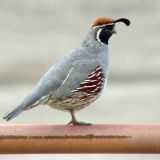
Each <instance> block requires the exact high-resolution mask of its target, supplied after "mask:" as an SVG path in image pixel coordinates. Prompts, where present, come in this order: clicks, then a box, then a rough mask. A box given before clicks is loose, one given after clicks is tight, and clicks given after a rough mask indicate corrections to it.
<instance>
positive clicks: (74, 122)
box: [68, 110, 91, 125]
mask: <svg viewBox="0 0 160 160" xmlns="http://www.w3.org/2000/svg"><path fill="white" fill-rule="evenodd" d="M69 112H70V114H71V117H72V119H71V121H70V122H69V123H68V124H73V125H91V123H86V122H79V121H77V119H76V117H75V115H74V111H73V110H69Z"/></svg>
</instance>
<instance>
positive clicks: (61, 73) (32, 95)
mask: <svg viewBox="0 0 160 160" xmlns="http://www.w3.org/2000/svg"><path fill="white" fill-rule="evenodd" d="M118 22H123V23H124V24H125V25H127V26H129V24H130V21H129V20H128V19H126V18H120V19H117V20H114V19H111V18H107V17H99V18H97V19H96V20H95V21H94V22H93V24H92V26H91V27H90V28H89V31H88V32H87V34H86V36H85V37H84V39H83V41H82V43H81V45H80V47H79V48H76V49H74V50H73V51H71V52H70V53H68V54H66V55H65V56H64V57H62V58H61V59H60V60H59V61H58V62H57V63H55V64H54V65H53V66H52V67H51V68H50V69H49V70H48V71H47V72H46V73H45V74H44V76H43V77H42V78H41V79H40V80H39V82H38V83H37V84H36V86H35V87H34V88H33V89H32V90H31V91H30V92H29V94H28V95H27V96H26V97H24V99H23V100H22V101H21V102H20V103H19V104H18V105H17V106H15V107H14V109H13V110H12V111H11V112H9V113H8V114H6V115H5V116H4V117H3V118H4V119H5V120H7V121H9V120H11V119H13V118H14V117H16V116H17V115H19V114H20V113H22V112H23V111H25V110H28V109H31V108H33V107H36V106H38V105H49V106H50V107H52V108H55V109H58V110H62V111H68V112H69V113H70V114H71V121H70V122H69V124H73V125H88V124H89V123H85V122H80V121H77V119H76V117H75V112H76V111H78V110H80V109H83V108H85V107H86V106H88V105H89V104H91V103H92V102H94V101H95V100H97V98H98V97H99V96H100V95H101V93H102V92H103V90H104V88H105V86H106V83H107V77H108V63H109V51H108V41H109V39H110V37H111V36H112V35H113V34H114V33H116V31H115V24H116V23H118Z"/></svg>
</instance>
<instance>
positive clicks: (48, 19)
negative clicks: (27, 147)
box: [0, 0, 160, 160]
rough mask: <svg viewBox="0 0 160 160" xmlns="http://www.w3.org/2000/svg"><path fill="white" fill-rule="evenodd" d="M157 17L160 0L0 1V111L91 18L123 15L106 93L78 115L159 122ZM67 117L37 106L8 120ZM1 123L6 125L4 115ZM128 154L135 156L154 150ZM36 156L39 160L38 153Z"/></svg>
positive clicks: (70, 45) (72, 44)
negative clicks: (124, 21) (127, 25)
mask: <svg viewBox="0 0 160 160" xmlns="http://www.w3.org/2000/svg"><path fill="white" fill-rule="evenodd" d="M159 15H160V1H151V0H141V1H138V0H129V1H127V0H119V1H117V0H112V1H109V0H100V1H99V0H87V1H86V0H81V1H75V0H70V1H64V0H58V1H57V0H46V1H43V0H34V1H32V0H27V1H26V0H12V1H10V0H1V1H0V117H2V116H3V115H4V114H5V113H6V112H8V111H9V110H10V109H11V108H12V107H13V106H14V105H15V104H17V103H18V102H19V101H20V99H22V98H23V97H24V96H25V95H26V94H27V93H28V92H29V91H30V90H31V89H32V87H33V86H34V85H35V84H36V83H37V81H38V80H39V79H40V78H41V76H42V75H43V74H44V73H45V72H46V71H47V70H48V68H49V67H50V66H51V65H52V64H53V63H55V62H56V61H57V60H58V59H59V58H60V57H61V56H63V55H64V54H65V53H67V52H69V51H71V50H72V49H74V48H76V47H79V45H80V43H81V40H82V39H83V37H84V36H85V34H86V33H87V31H88V29H89V27H90V26H91V24H92V21H93V20H94V19H95V18H96V17H100V16H108V17H111V18H114V19H116V18H121V17H124V18H128V19H130V20H131V26H130V27H126V26H124V24H121V23H119V24H117V26H116V30H117V35H114V36H113V37H112V38H111V40H110V46H109V47H110V71H109V80H108V85H107V88H106V90H105V93H104V94H103V95H102V96H101V98H100V99H99V100H98V101H97V102H95V103H94V104H93V105H91V106H90V107H88V108H86V109H84V110H82V111H80V112H78V113H77V118H78V119H79V120H83V121H86V122H91V123H96V124H101V123H108V124H110V123H116V124H117V123H119V124H120V123H124V124H128V123H131V124H133V123H136V124H140V123H147V124H150V123H152V124H155V123H160V116H159V114H160V43H159V39H160V31H159V28H160V20H159ZM95 115H96V117H95ZM42 116H43V118H42ZM69 120H70V115H69V114H68V113H65V112H60V111H57V110H53V109H51V108H49V107H47V106H39V107H37V108H34V109H32V110H29V111H26V112H24V113H22V114H21V115H20V116H18V117H17V118H15V119H14V120H12V121H10V122H8V123H9V124H15V123H22V124H32V123H34V124H36V123H41V124H66V123H67V122H69ZM0 123H1V124H7V122H5V121H4V120H3V119H2V118H0ZM90 156H91V155H90ZM130 156H131V155H130ZM20 157H21V156H20ZM44 157H45V158H47V157H48V158H49V157H50V156H49V155H48V156H44ZM44 157H43V158H44ZM51 157H52V156H51ZM51 157H50V158H51ZM67 157H69V159H72V158H74V159H75V158H76V156H75V155H74V156H73V155H68V156H66V155H65V157H64V156H62V155H61V156H59V159H61V158H62V159H64V158H67ZM83 157H84V156H83V155H81V156H78V158H79V159H81V158H83ZM100 157H101V158H102V159H105V158H106V157H108V159H116V160H120V159H124V158H125V157H126V158H127V157H128V156H125V155H124V156H122V155H121V156H112V155H110V156H107V155H103V156H100V155H98V156H97V158H100ZM133 157H134V159H135V160H139V158H141V159H142V157H144V158H145V159H153V157H154V159H155V158H156V157H158V156H154V155H152V156H147V157H146V156H143V155H141V156H140V155H138V156H133ZM5 158H6V159H10V158H11V157H5ZM22 158H23V159H24V157H22ZM36 158H37V159H40V157H39V156H38V155H37V157H35V158H34V159H36ZM56 158H58V155H57V156H56ZM88 158H89V156H88ZM91 158H93V156H91ZM128 158H129V157H128ZM3 159H4V157H3ZM12 159H13V157H12ZM15 159H17V156H15ZM28 159H32V157H31V156H28Z"/></svg>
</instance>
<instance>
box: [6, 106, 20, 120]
mask: <svg viewBox="0 0 160 160" xmlns="http://www.w3.org/2000/svg"><path fill="white" fill-rule="evenodd" d="M21 112H23V109H21V108H19V107H17V108H15V109H13V110H12V111H11V112H9V113H7V114H6V115H5V116H4V117H3V119H4V120H6V121H9V120H11V119H13V118H15V117H16V116H18V115H19V114H20V113H21Z"/></svg>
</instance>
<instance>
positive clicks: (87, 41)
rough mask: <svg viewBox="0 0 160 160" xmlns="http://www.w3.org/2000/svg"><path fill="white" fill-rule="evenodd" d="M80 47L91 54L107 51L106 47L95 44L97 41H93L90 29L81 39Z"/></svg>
mask: <svg viewBox="0 0 160 160" xmlns="http://www.w3.org/2000/svg"><path fill="white" fill-rule="evenodd" d="M81 46H82V47H85V48H86V49H88V50H89V51H90V52H91V53H101V52H104V51H106V50H108V45H106V44H102V43H99V42H97V40H96V39H95V35H93V33H92V31H91V29H90V30H89V31H88V33H87V34H86V36H85V38H84V39H83V41H82V43H81Z"/></svg>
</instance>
